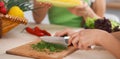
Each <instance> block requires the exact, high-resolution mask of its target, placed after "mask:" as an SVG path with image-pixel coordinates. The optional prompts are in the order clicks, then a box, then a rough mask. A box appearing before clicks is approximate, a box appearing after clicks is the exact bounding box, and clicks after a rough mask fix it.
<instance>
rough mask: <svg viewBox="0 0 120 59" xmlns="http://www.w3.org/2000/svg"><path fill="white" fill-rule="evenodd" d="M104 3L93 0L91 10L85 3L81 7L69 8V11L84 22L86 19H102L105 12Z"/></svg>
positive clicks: (101, 0) (102, 0) (103, 0)
mask: <svg viewBox="0 0 120 59" xmlns="http://www.w3.org/2000/svg"><path fill="white" fill-rule="evenodd" d="M105 3H106V2H105V0H95V2H94V3H93V5H92V8H91V7H90V6H89V5H88V4H87V3H86V2H84V3H83V5H80V6H77V7H73V8H70V9H69V10H70V12H72V13H73V14H75V15H77V16H83V18H84V19H85V20H86V18H87V17H91V18H94V17H95V18H102V17H104V13H105V10H106V7H105Z"/></svg>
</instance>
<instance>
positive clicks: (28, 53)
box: [6, 40, 76, 59]
mask: <svg viewBox="0 0 120 59" xmlns="http://www.w3.org/2000/svg"><path fill="white" fill-rule="evenodd" d="M38 42H40V40H37V41H33V42H30V43H28V44H25V45H22V46H19V47H16V48H13V49H10V50H8V51H6V53H8V54H13V55H19V56H25V57H32V58H37V59H62V58H63V57H65V56H67V55H69V54H70V53H72V52H74V51H75V50H76V49H75V48H74V47H72V46H71V47H68V49H67V50H64V51H62V52H57V53H52V54H48V53H46V52H38V51H36V50H33V49H32V47H31V44H35V43H38Z"/></svg>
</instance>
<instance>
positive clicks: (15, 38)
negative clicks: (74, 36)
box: [0, 23, 115, 59]
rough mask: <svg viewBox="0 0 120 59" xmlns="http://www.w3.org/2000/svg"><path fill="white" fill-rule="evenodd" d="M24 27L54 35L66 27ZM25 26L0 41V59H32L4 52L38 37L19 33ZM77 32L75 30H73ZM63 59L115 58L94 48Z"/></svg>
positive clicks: (9, 33)
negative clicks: (38, 28)
mask: <svg viewBox="0 0 120 59" xmlns="http://www.w3.org/2000/svg"><path fill="white" fill-rule="evenodd" d="M26 26H30V27H34V26H39V27H40V28H41V29H46V30H48V31H49V32H50V33H52V34H54V33H55V32H56V31H59V30H63V29H65V28H67V27H64V26H57V25H46V24H38V25H36V24H32V23H30V24H28V25H26ZM26 26H24V25H19V26H17V27H16V28H14V29H13V30H11V31H10V32H8V33H7V34H6V35H4V36H3V37H2V39H0V59H33V58H28V57H22V56H16V55H9V54H6V53H5V52H6V50H9V49H12V48H15V47H17V46H21V45H23V44H26V43H28V42H32V41H34V40H36V39H38V38H39V37H37V36H34V35H31V34H28V33H27V32H25V31H24V32H21V31H22V30H23V29H24V28H25V27H26ZM73 29H74V30H77V29H76V28H73ZM64 59H115V57H114V56H113V55H112V54H111V53H109V52H108V51H106V50H104V49H103V48H101V47H96V49H93V50H78V51H75V52H74V53H72V54H70V55H69V56H67V57H65V58H64Z"/></svg>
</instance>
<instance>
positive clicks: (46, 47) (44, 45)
mask: <svg viewBox="0 0 120 59" xmlns="http://www.w3.org/2000/svg"><path fill="white" fill-rule="evenodd" d="M32 48H33V49H35V50H37V51H44V52H47V51H49V52H61V51H63V50H66V49H67V47H65V46H64V45H61V44H54V43H49V42H45V41H41V42H39V43H37V44H32Z"/></svg>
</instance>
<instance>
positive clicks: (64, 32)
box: [55, 29, 74, 36]
mask: <svg viewBox="0 0 120 59" xmlns="http://www.w3.org/2000/svg"><path fill="white" fill-rule="evenodd" d="M72 33H74V31H73V30H72V29H65V30H62V31H59V32H56V33H55V36H64V35H68V36H70V35H71V34H72Z"/></svg>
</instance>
